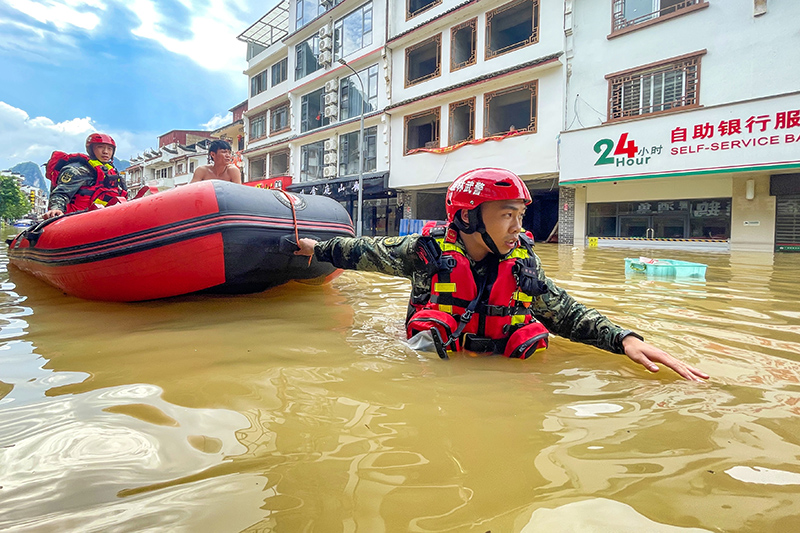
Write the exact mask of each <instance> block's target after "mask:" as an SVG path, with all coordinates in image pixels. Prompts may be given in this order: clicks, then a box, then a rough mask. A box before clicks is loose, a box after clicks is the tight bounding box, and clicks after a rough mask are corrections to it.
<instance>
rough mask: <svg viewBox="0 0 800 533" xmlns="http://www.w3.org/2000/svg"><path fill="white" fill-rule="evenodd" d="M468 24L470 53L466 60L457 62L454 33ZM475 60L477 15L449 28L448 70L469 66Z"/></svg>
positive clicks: (452, 70) (476, 55)
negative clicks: (470, 30) (469, 29)
mask: <svg viewBox="0 0 800 533" xmlns="http://www.w3.org/2000/svg"><path fill="white" fill-rule="evenodd" d="M470 26H472V55H471V57H470V58H469V59H467V60H466V61H461V62H458V63H457V62H456V58H455V51H456V47H455V40H456V33H458V32H459V31H461V30H463V29H464V28H468V27H470ZM477 62H478V17H475V18H473V19H471V20H467V21H465V22H462V23H461V24H457V25H455V26H453V27H452V28H450V72H455V71H457V70H461V69H462V68H466V67H469V66H470V65H474V64H475V63H477Z"/></svg>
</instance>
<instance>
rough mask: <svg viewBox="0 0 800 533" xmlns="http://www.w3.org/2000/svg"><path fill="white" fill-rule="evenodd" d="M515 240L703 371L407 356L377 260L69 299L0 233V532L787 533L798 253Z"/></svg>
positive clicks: (799, 371)
mask: <svg viewBox="0 0 800 533" xmlns="http://www.w3.org/2000/svg"><path fill="white" fill-rule="evenodd" d="M537 252H538V253H539V255H540V256H541V257H542V260H543V262H544V265H545V268H546V271H547V273H548V275H549V276H550V277H551V278H553V279H554V280H555V281H556V282H557V283H558V284H560V285H561V286H563V287H565V288H566V289H567V290H569V291H570V292H571V293H572V294H573V295H574V296H576V297H577V298H578V299H579V300H581V301H583V302H584V303H586V304H588V305H591V306H593V307H596V308H598V309H600V310H601V311H603V312H605V313H606V314H608V315H609V316H610V317H612V318H613V319H614V320H615V321H617V322H618V323H619V324H621V325H624V326H626V327H629V328H631V329H635V330H637V331H639V332H641V333H642V334H643V335H644V336H645V337H646V338H647V340H649V341H651V342H653V343H655V344H657V345H659V346H661V347H662V348H665V349H666V350H668V351H670V352H671V353H673V354H675V355H677V356H679V357H681V358H683V359H685V360H686V361H687V362H689V363H691V364H693V365H695V366H697V367H699V368H701V369H703V370H705V371H706V372H708V373H709V374H711V375H712V378H711V380H709V382H708V383H702V384H698V383H689V382H686V381H682V380H680V379H679V378H678V377H677V375H675V374H673V373H671V372H670V371H668V370H664V369H662V371H661V372H659V373H658V374H649V373H648V372H646V371H645V370H644V369H642V368H640V367H637V366H636V365H634V364H633V363H631V362H630V361H628V360H627V358H625V357H624V356H620V355H613V354H610V353H606V352H603V351H600V350H597V349H595V348H591V347H588V346H584V345H579V344H574V343H571V342H569V341H567V340H565V339H561V338H552V339H551V343H550V348H549V349H548V350H546V351H545V352H541V353H539V354H537V355H536V356H535V357H533V358H532V359H529V360H527V361H519V360H509V359H505V358H503V357H499V356H495V357H469V356H465V355H456V356H454V357H453V358H451V359H450V360H448V361H442V360H440V359H438V358H437V357H436V356H435V355H432V354H428V353H417V352H414V351H412V350H411V349H409V348H408V347H407V346H405V345H404V343H403V337H404V335H403V319H404V316H405V309H406V302H407V300H406V299H407V296H408V292H409V283H408V282H407V281H406V280H403V279H398V278H391V277H386V276H381V275H375V274H363V273H356V272H347V273H344V274H342V275H341V276H340V277H339V278H338V279H336V280H335V281H334V282H333V283H331V284H329V285H325V286H316V287H314V286H308V285H301V284H290V285H286V286H283V287H280V288H277V289H274V290H270V291H267V292H264V293H260V294H253V295H245V296H202V297H201V296H192V297H182V298H175V299H170V300H163V301H152V302H144V303H135V304H117V303H102V302H89V301H83V300H79V299H76V298H73V297H69V296H66V295H64V294H62V293H61V292H60V291H58V290H56V289H54V288H51V287H49V286H47V285H45V284H43V283H42V282H40V281H38V280H36V279H34V278H32V277H30V276H28V275H26V274H24V273H22V272H20V271H18V270H15V269H13V268H12V267H7V257H6V247H5V246H4V245H2V246H0V530H3V531H15V532H27V531H37V532H38V531H43V532H48V531H57V532H63V531H80V532H94V531H114V532H128V531H130V532H143V531H159V532H160V531H181V532H182V531H187V532H188V531H192V532H198V531H202V532H206V531H208V532H228V531H230V532H238V531H253V532H262V531H280V532H296V531H308V532H310V531H315V532H316V531H323V532H328V531H330V532H370V533H371V532H395V531H397V532H404V531H415V532H443V531H469V532H480V533H483V532H486V531H492V532H494V533H500V532H507V531H526V532H540V531H542V532H551V531H565V532H572V531H608V532H614V533H616V532H643V531H647V532H651V531H654V532H662V531H663V532H677V531H681V532H683V531H731V532H734V531H735V532H748V533H752V532H765V533H767V532H768V533H773V532H792V531H800V460H798V458H800V304H799V303H798V301H799V300H800V288H798V287H800V284H798V279H800V256H798V255H790V254H787V255H775V256H773V255H770V254H737V253H731V254H710V253H709V254H701V253H689V252H676V251H669V252H667V251H663V250H662V251H658V252H654V251H649V252H648V251H643V250H636V251H632V250H627V251H625V250H609V249H602V248H601V249H584V248H572V247H569V246H564V245H561V246H559V245H537ZM639 255H650V256H654V257H666V258H670V259H682V260H687V261H696V262H701V263H705V264H707V265H708V270H707V273H706V279H705V281H691V280H677V281H676V280H661V279H648V278H647V277H644V276H641V275H634V276H628V277H626V275H625V271H624V258H625V257H638V256H639ZM198 260H202V258H199V259H198ZM592 528H593V529H592Z"/></svg>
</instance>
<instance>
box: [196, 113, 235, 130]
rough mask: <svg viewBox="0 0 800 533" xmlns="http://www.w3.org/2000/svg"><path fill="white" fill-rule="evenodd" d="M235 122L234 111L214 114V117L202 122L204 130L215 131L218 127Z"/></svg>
mask: <svg viewBox="0 0 800 533" xmlns="http://www.w3.org/2000/svg"><path fill="white" fill-rule="evenodd" d="M231 122H233V113H231V112H230V111H228V114H227V115H224V116H223V115H214V117H213V118H212V119H211V120H209V121H208V122H206V123H205V124H201V126H202V127H203V129H204V130H206V131H214V130H215V129H217V128H221V127H222V126H225V125H227V124H230V123H231Z"/></svg>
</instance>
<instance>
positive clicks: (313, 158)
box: [239, 0, 399, 235]
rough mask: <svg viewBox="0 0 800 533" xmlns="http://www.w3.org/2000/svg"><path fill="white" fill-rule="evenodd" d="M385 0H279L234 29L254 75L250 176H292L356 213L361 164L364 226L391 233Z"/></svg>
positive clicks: (303, 188)
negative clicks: (247, 25) (248, 23)
mask: <svg viewBox="0 0 800 533" xmlns="http://www.w3.org/2000/svg"><path fill="white" fill-rule="evenodd" d="M386 6H387V3H386V2H377V1H373V0H368V1H364V0H347V1H344V0H340V1H336V0H330V1H329V0H285V1H283V2H281V3H280V4H279V5H278V6H276V7H275V8H274V9H272V10H271V11H270V12H268V13H267V14H266V15H264V16H263V17H262V18H261V19H260V20H258V21H257V22H256V23H255V24H253V25H252V26H251V27H250V28H248V29H247V30H245V31H244V32H243V33H242V34H241V35H240V36H239V38H240V39H241V40H243V41H245V42H246V43H247V44H248V56H247V58H248V67H247V70H246V74H247V75H248V77H249V81H250V83H249V90H250V93H249V100H248V110H247V112H246V113H245V130H246V138H247V142H246V148H245V151H244V155H245V167H246V179H247V180H248V181H257V180H282V181H283V182H284V185H285V184H286V183H289V182H291V184H290V185H288V186H286V187H285V188H287V189H288V190H291V191H296V192H302V193H306V194H324V195H326V196H330V197H332V198H335V199H336V200H338V201H339V202H341V203H342V204H343V205H344V206H345V207H346V208H347V209H348V210H349V212H350V213H351V217H352V218H353V220H354V221H356V220H357V198H358V190H359V174H361V181H362V183H363V189H362V190H361V192H362V195H363V200H364V202H363V206H364V207H363V216H362V218H363V220H364V226H363V227H364V231H363V233H364V234H365V235H386V234H396V233H397V228H398V226H399V217H398V215H399V209H398V208H397V199H396V194H395V192H394V191H393V190H392V189H390V188H389V187H388V176H389V126H388V122H387V118H388V116H387V115H385V114H384V113H383V110H384V108H385V107H386V106H387V104H388V103H389V100H388V94H387V91H386V90H385V89H386V81H385V80H386V77H387V75H388V74H387V73H388V68H389V59H388V57H387V51H386V49H385V47H384V45H385V36H386V23H385V21H386V12H385V10H386ZM362 105H363V111H364V132H363V134H364V141H363V146H364V150H363V151H362V150H360V149H359V146H360V145H359V136H360V132H361V126H360V122H361V112H362ZM362 153H363V161H360V160H361V159H362ZM360 164H361V167H360V166H359V165H360ZM359 170H361V172H360V173H359Z"/></svg>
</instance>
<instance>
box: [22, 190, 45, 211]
mask: <svg viewBox="0 0 800 533" xmlns="http://www.w3.org/2000/svg"><path fill="white" fill-rule="evenodd" d="M20 190H21V191H22V194H24V195H25V198H27V199H28V201H29V202H30V203H31V214H32V215H33V216H34V217H41V216H42V215H44V213H45V212H46V211H47V196H45V193H44V191H42V190H41V189H40V188H38V187H31V186H30V185H22V186H20Z"/></svg>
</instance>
